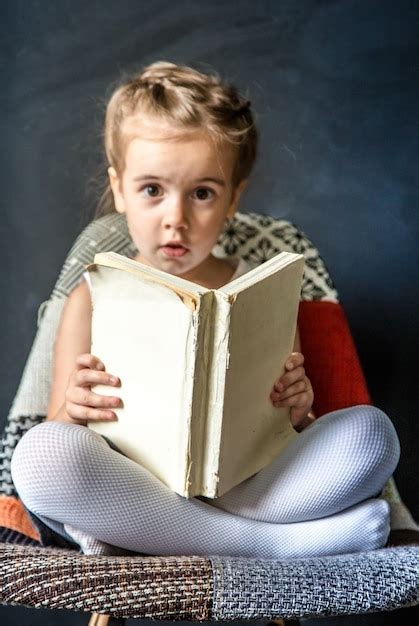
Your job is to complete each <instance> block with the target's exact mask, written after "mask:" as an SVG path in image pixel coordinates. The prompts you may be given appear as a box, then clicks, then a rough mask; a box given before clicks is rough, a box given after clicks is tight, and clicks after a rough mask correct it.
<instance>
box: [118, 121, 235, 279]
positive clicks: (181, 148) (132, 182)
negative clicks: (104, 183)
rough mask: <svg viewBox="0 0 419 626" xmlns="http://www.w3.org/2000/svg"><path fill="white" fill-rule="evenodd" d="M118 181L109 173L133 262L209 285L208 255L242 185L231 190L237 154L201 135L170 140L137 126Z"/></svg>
mask: <svg viewBox="0 0 419 626" xmlns="http://www.w3.org/2000/svg"><path fill="white" fill-rule="evenodd" d="M137 128H138V136H136V137H135V138H134V139H132V140H131V142H130V143H129V144H128V147H127V151H126V155H125V169H124V171H123V173H122V175H121V176H120V177H119V176H118V175H117V173H116V171H115V169H114V168H113V167H110V168H109V170H108V173H109V178H110V182H111V186H112V191H113V194H114V199H115V207H116V210H117V211H119V212H120V213H126V217H127V223H128V227H129V230H130V234H131V237H132V239H133V241H134V243H135V245H136V246H137V248H138V250H139V254H138V255H137V257H136V260H137V261H141V262H142V263H145V264H146V265H151V266H153V267H156V268H158V269H161V270H164V271H166V272H169V273H171V274H175V275H177V276H181V277H182V278H186V279H188V280H191V281H193V282H197V283H202V284H205V283H210V282H212V281H213V280H214V277H215V276H216V272H217V264H219V263H220V262H219V260H217V259H215V257H213V255H212V254H211V250H212V248H213V247H214V245H215V243H216V242H217V239H218V237H219V235H220V233H221V231H222V229H223V226H224V222H225V219H226V218H227V217H231V216H233V215H234V213H235V211H236V207H237V203H238V200H239V198H240V195H241V193H242V191H243V189H244V187H245V183H246V181H243V182H242V183H241V184H240V185H239V186H238V187H236V188H235V189H233V185H232V173H233V167H234V159H235V153H234V149H233V147H232V146H230V145H229V144H225V147H223V148H222V149H221V150H218V151H217V149H216V146H215V145H214V143H213V142H212V141H211V139H210V137H209V135H208V134H207V133H205V132H204V131H201V130H196V131H195V130H193V131H191V132H188V133H183V134H179V133H178V134H177V135H176V137H175V136H174V134H173V130H172V129H171V128H170V127H169V126H162V124H161V122H158V123H153V121H152V120H150V121H148V122H144V121H141V127H138V126H136V129H137Z"/></svg>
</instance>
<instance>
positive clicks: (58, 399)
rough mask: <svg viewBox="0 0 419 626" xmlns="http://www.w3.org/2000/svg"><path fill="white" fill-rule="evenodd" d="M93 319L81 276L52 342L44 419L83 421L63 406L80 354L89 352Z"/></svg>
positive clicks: (79, 422)
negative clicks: (80, 280) (50, 367)
mask: <svg viewBox="0 0 419 626" xmlns="http://www.w3.org/2000/svg"><path fill="white" fill-rule="evenodd" d="M91 319H92V309H91V299H90V293H89V287H88V285H87V283H86V281H85V280H83V281H82V282H81V283H80V284H79V285H78V286H77V287H76V288H75V289H74V290H73V291H72V292H71V294H70V295H69V297H68V299H67V302H66V304H65V305H64V309H63V312H62V315H61V321H60V325H59V327H58V331H57V337H56V341H55V346H54V366H53V378H52V385H51V395H50V399H49V405H48V414H47V420H56V421H59V422H69V423H71V424H81V423H83V424H84V425H86V420H85V421H84V422H81V421H80V420H75V419H73V418H72V417H70V416H69V415H68V413H67V411H66V409H65V394H66V389H67V386H68V383H69V380H70V376H71V374H72V372H73V370H74V367H75V363H76V359H77V357H78V356H79V355H80V354H83V353H86V352H90V325H91Z"/></svg>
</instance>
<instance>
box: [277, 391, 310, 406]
mask: <svg viewBox="0 0 419 626" xmlns="http://www.w3.org/2000/svg"><path fill="white" fill-rule="evenodd" d="M311 404H312V395H311V393H310V392H308V391H305V392H303V393H297V394H296V395H294V396H290V397H288V398H285V399H284V400H273V405H274V406H276V407H280V406H292V407H301V408H303V407H307V406H309V407H310V406H311Z"/></svg>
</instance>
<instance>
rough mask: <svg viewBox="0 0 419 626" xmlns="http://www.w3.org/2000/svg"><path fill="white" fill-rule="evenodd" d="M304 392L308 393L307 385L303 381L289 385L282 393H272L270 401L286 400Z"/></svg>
mask: <svg viewBox="0 0 419 626" xmlns="http://www.w3.org/2000/svg"><path fill="white" fill-rule="evenodd" d="M304 391H308V388H307V383H306V381H305V380H299V381H297V382H296V383H294V384H293V385H290V386H289V387H287V388H286V390H285V391H283V392H282V393H273V394H272V399H273V400H277V401H280V400H286V399H287V398H290V397H291V396H295V395H298V394H301V393H303V392H304Z"/></svg>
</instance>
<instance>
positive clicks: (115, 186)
mask: <svg viewBox="0 0 419 626" xmlns="http://www.w3.org/2000/svg"><path fill="white" fill-rule="evenodd" d="M108 175H109V183H110V185H111V189H112V193H113V199H114V203H115V209H116V210H117V211H118V213H125V201H124V197H123V195H122V192H121V181H120V179H119V176H118V174H117V173H116V170H115V168H114V167H112V166H111V167H108Z"/></svg>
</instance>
